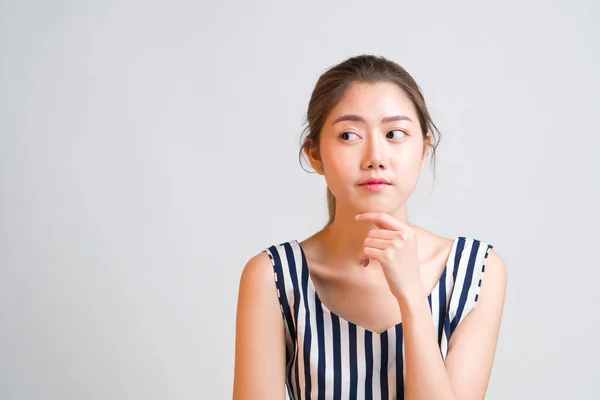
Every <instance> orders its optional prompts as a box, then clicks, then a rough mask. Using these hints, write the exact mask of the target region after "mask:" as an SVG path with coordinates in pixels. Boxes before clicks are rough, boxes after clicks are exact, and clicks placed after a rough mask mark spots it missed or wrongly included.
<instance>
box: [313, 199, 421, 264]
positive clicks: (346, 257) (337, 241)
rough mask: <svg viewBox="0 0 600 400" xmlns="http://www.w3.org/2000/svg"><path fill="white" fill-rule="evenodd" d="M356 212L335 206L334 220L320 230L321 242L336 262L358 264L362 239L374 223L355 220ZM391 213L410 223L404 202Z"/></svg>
mask: <svg viewBox="0 0 600 400" xmlns="http://www.w3.org/2000/svg"><path fill="white" fill-rule="evenodd" d="M356 214H359V212H357V211H356V210H352V209H347V208H346V209H343V208H339V207H336V211H335V219H334V221H333V222H332V223H331V224H330V225H328V226H327V227H326V228H325V229H324V230H323V232H322V234H323V237H322V244H323V246H324V247H325V248H326V251H327V254H328V255H329V256H330V257H331V259H332V260H335V261H336V263H338V262H339V263H342V264H346V265H347V264H356V265H359V264H360V259H361V253H362V250H363V243H364V240H365V238H366V237H367V234H368V232H369V230H370V229H372V228H373V227H374V226H375V225H373V224H371V223H366V222H361V221H356V220H355V218H354V217H355V216H356ZM391 215H392V216H393V217H394V218H396V219H398V220H400V221H402V222H403V223H405V224H408V225H412V224H410V223H409V222H408V219H407V216H406V205H405V204H404V205H402V207H400V208H399V209H398V210H396V212H394V213H391Z"/></svg>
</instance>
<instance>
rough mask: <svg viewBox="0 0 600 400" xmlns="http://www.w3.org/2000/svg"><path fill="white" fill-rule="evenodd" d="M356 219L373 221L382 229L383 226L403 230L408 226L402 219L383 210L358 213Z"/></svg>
mask: <svg viewBox="0 0 600 400" xmlns="http://www.w3.org/2000/svg"><path fill="white" fill-rule="evenodd" d="M355 219H356V220H358V221H365V222H373V223H374V224H375V225H376V226H377V227H378V228H380V229H381V228H383V229H393V230H397V231H401V230H404V228H405V227H406V226H405V224H404V223H403V222H402V221H399V220H398V219H396V218H394V217H392V216H391V215H390V214H387V213H381V212H366V213H362V214H357V215H356V217H355Z"/></svg>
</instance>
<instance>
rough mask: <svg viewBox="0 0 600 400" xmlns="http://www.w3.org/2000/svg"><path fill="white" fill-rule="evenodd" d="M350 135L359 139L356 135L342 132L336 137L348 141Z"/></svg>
mask: <svg viewBox="0 0 600 400" xmlns="http://www.w3.org/2000/svg"><path fill="white" fill-rule="evenodd" d="M352 135H354V136H356V137H358V138H360V136H358V135H357V134H356V133H354V132H342V133H340V135H339V136H338V137H340V138H342V140H345V141H349V140H348V139H349V138H350V137H351V136H352Z"/></svg>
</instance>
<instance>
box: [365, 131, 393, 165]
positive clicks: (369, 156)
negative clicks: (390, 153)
mask: <svg viewBox="0 0 600 400" xmlns="http://www.w3.org/2000/svg"><path fill="white" fill-rule="evenodd" d="M362 168H363V169H387V168H388V160H387V155H386V151H385V141H384V140H382V138H381V137H380V135H377V134H371V135H368V138H367V140H366V141H365V152H364V157H363V162H362Z"/></svg>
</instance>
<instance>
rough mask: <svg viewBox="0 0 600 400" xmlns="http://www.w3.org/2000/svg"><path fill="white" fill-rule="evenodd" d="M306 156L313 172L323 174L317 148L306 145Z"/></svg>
mask: <svg viewBox="0 0 600 400" xmlns="http://www.w3.org/2000/svg"><path fill="white" fill-rule="evenodd" d="M306 156H307V157H308V162H310V166H311V167H313V169H314V170H315V172H316V173H317V174H319V175H323V163H322V162H321V160H320V158H319V150H318V149H317V148H315V147H308V148H307V150H306Z"/></svg>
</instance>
